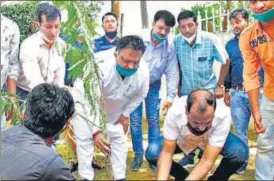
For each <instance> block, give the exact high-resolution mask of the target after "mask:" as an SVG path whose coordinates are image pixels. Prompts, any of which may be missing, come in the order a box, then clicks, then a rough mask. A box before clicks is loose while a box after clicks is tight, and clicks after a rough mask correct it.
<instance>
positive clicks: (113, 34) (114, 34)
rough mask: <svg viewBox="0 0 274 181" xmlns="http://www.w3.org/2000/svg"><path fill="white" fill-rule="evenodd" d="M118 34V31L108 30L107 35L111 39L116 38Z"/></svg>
mask: <svg viewBox="0 0 274 181" xmlns="http://www.w3.org/2000/svg"><path fill="white" fill-rule="evenodd" d="M116 35H117V31H110V32H106V36H107V37H108V38H110V39H113V38H115V37H116Z"/></svg>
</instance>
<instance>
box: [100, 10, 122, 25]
mask: <svg viewBox="0 0 274 181" xmlns="http://www.w3.org/2000/svg"><path fill="white" fill-rule="evenodd" d="M106 16H114V17H115V19H116V21H118V17H117V15H116V14H115V13H112V12H107V13H106V14H104V16H103V17H102V22H103V23H104V19H105V17H106Z"/></svg>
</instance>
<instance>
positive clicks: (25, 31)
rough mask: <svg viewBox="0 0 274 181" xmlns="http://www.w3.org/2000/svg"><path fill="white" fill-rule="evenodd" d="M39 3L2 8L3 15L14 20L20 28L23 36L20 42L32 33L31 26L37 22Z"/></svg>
mask: <svg viewBox="0 0 274 181" xmlns="http://www.w3.org/2000/svg"><path fill="white" fill-rule="evenodd" d="M39 3H40V2H39V1H29V2H24V3H19V4H12V5H3V6H1V13H2V14H3V15H4V16H6V17H9V18H10V19H12V20H13V21H14V22H16V23H17V25H18V26H19V29H20V34H21V37H20V42H22V41H23V40H24V39H26V38H27V37H28V36H29V35H30V34H31V33H32V32H31V24H32V22H33V21H34V20H35V11H36V7H37V5H38V4H39Z"/></svg>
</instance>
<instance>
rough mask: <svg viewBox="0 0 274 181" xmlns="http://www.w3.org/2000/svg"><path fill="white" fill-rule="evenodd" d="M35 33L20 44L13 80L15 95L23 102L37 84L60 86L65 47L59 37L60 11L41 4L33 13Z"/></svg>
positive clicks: (62, 76)
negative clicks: (16, 75)
mask: <svg viewBox="0 0 274 181" xmlns="http://www.w3.org/2000/svg"><path fill="white" fill-rule="evenodd" d="M36 17H37V22H38V23H39V31H38V32H37V33H35V34H33V35H31V36H30V37H28V38H27V39H25V40H24V41H23V42H22V45H21V48H20V55H19V58H20V62H21V66H22V70H21V72H20V75H19V78H18V80H17V94H18V95H19V97H20V99H21V100H25V98H26V96H27V95H28V93H29V92H30V91H31V90H32V89H33V87H35V86H36V85H38V84H41V83H53V84H56V85H58V86H60V87H63V85H64V76H65V62H64V58H65V52H66V44H65V42H64V41H63V40H62V39H61V38H60V37H59V33H60V25H61V14H60V10H59V9H57V8H56V7H55V6H52V5H50V4H48V3H41V4H40V5H39V6H38V7H37V11H36Z"/></svg>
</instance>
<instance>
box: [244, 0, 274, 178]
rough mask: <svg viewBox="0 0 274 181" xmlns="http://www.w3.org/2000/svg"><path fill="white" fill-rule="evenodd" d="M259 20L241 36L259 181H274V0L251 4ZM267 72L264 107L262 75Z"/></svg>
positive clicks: (256, 18) (254, 14)
mask: <svg viewBox="0 0 274 181" xmlns="http://www.w3.org/2000/svg"><path fill="white" fill-rule="evenodd" d="M249 4H250V8H251V11H252V15H253V17H254V19H255V20H256V21H255V22H254V24H252V25H251V26H250V27H248V28H246V29H245V30H244V31H243V32H242V34H241V36H240V49H241V52H242V55H243V59H244V71H243V72H244V73H243V77H244V86H245V89H246V91H247V93H248V98H249V101H250V105H251V112H252V116H253V119H254V127H255V131H256V132H257V133H258V134H259V135H258V139H257V155H256V169H255V170H256V175H255V177H256V179H257V180H273V179H274V119H273V117H274V71H273V70H274V28H273V27H274V1H249ZM261 66H262V68H263V69H264V72H265V81H264V93H263V94H264V95H263V98H262V103H261V107H260V101H259V97H260V89H261V83H260V76H259V71H260V69H261Z"/></svg>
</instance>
